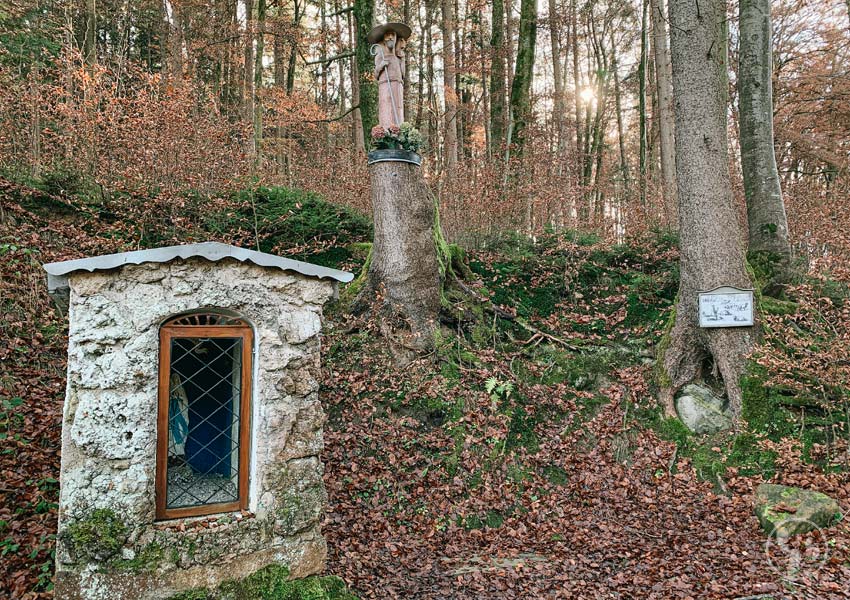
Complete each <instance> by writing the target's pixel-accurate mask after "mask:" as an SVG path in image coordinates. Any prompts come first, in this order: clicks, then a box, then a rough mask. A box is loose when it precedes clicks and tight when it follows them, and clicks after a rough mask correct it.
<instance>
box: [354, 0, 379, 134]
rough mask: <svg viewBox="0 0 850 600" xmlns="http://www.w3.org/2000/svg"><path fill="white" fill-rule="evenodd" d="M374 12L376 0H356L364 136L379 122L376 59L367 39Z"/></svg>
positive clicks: (359, 78) (360, 100) (358, 61)
mask: <svg viewBox="0 0 850 600" xmlns="http://www.w3.org/2000/svg"><path fill="white" fill-rule="evenodd" d="M374 13H375V0H354V18H355V32H356V40H355V43H356V54H357V71H358V92H359V94H358V104H359V105H360V119H361V122H362V124H363V132H364V133H363V135H364V137H366V136H368V135H369V133H368V132H370V131H371V130H372V127H374V126H375V125H377V124H378V86H377V84H376V83H375V81H374V78H373V77H372V70H373V69H374V68H375V60H374V59H373V58H372V55H371V54H369V41H368V40H367V39H366V38H367V36H368V35H369V31H370V30H371V29H372V19H373V18H374Z"/></svg>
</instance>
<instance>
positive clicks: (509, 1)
mask: <svg viewBox="0 0 850 600" xmlns="http://www.w3.org/2000/svg"><path fill="white" fill-rule="evenodd" d="M514 2H515V0H504V3H505V65H506V72H505V75H506V76H507V78H508V90H510V89H512V88H513V85H514V70H513V69H512V68H511V67H512V66H514V64H515V63H514V56H515V54H514V19H513V17H514V8H513V7H514ZM508 93H510V92H508ZM507 119H508V116H507V115H505V127H506V128H507V126H508V123H507Z"/></svg>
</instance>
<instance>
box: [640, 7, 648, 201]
mask: <svg viewBox="0 0 850 600" xmlns="http://www.w3.org/2000/svg"><path fill="white" fill-rule="evenodd" d="M648 5H649V0H642V1H641V7H642V8H641V19H640V63H639V64H638V119H639V122H638V136H639V140H640V145H639V148H638V173H639V176H640V181H639V182H638V184H639V187H640V203H641V206H644V207H645V206H646V162H647V161H646V155H647V152H646V151H647V143H648V139H647V121H646V63H647V36H646V33H647V23H646V21H647V19H646V16H647V7H648Z"/></svg>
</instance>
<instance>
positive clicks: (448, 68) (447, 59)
mask: <svg viewBox="0 0 850 600" xmlns="http://www.w3.org/2000/svg"><path fill="white" fill-rule="evenodd" d="M442 18H443V20H442V27H441V29H442V34H443V100H444V102H445V104H446V110H445V112H444V113H443V160H444V167H445V170H446V171H447V172H452V171H453V170H454V168H455V166H456V165H457V104H458V96H457V88H456V87H455V51H454V48H455V43H454V25H455V23H454V14H453V7H452V0H442Z"/></svg>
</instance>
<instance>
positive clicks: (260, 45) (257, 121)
mask: <svg viewBox="0 0 850 600" xmlns="http://www.w3.org/2000/svg"><path fill="white" fill-rule="evenodd" d="M265 30H266V0H257V38H256V39H257V42H256V46H257V52H256V56H255V58H254V101H253V106H254V152H255V154H256V157H257V160H259V159H260V158H261V157H262V151H263V148H262V146H263V99H262V97H261V96H260V91H261V90H262V87H263V55H264V54H265V39H266V38H265Z"/></svg>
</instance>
